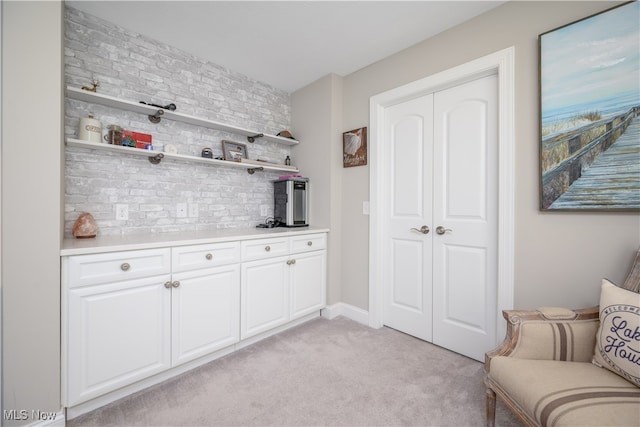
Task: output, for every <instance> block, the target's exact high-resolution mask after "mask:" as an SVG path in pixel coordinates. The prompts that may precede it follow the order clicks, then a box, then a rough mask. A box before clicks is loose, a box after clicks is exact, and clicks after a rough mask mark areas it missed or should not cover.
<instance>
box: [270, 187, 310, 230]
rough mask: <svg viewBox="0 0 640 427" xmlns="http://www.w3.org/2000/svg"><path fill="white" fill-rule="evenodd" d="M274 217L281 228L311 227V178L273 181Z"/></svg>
mask: <svg viewBox="0 0 640 427" xmlns="http://www.w3.org/2000/svg"><path fill="white" fill-rule="evenodd" d="M273 199H274V208H273V216H274V218H275V220H276V223H277V224H279V226H280V227H307V226H308V225H309V178H302V177H293V178H286V179H278V180H276V181H273Z"/></svg>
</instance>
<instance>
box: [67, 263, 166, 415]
mask: <svg viewBox="0 0 640 427" xmlns="http://www.w3.org/2000/svg"><path fill="white" fill-rule="evenodd" d="M169 279H170V276H169V275H168V274H166V275H161V276H154V277H150V278H143V279H136V280H130V281H122V282H118V283H115V284H105V285H95V286H90V287H83V288H76V289H71V290H69V291H68V301H67V303H68V318H67V325H68V338H67V339H68V347H67V348H68V352H67V367H66V372H67V373H68V383H67V386H68V389H67V400H68V401H67V402H65V403H66V405H67V406H73V405H74V404H77V403H80V402H83V401H86V400H88V399H91V398H94V397H97V396H100V395H102V394H104V393H106V392H109V391H112V390H115V389H117V388H119V387H122V386H124V385H127V384H131V383H133V382H135V381H138V380H140V379H143V378H146V377H148V376H150V375H153V374H155V373H158V372H161V371H164V370H165V369H167V368H169V367H170V364H171V362H170V357H171V352H170V351H171V344H170V340H171V324H170V319H171V290H170V289H167V288H166V287H165V283H166V282H168V281H169Z"/></svg>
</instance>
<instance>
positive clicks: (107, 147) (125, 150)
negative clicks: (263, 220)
mask: <svg viewBox="0 0 640 427" xmlns="http://www.w3.org/2000/svg"><path fill="white" fill-rule="evenodd" d="M66 144H67V146H69V147H80V148H90V149H93V150H103V151H111V152H113V153H119V154H128V155H132V156H144V157H150V158H153V157H155V156H157V155H158V154H162V156H163V157H162V160H164V159H173V160H181V161H186V162H192V163H204V164H207V165H212V166H229V167H234V168H241V169H247V170H249V171H255V170H259V169H264V170H271V171H281V172H289V173H298V172H300V171H299V170H298V168H296V167H295V166H287V165H277V166H273V163H269V164H265V165H262V164H258V162H254V163H240V162H233V161H229V160H217V159H208V158H206V157H196V156H188V155H185V154H174V153H164V152H162V151H149V150H143V149H140V148H133V147H125V146H122V145H111V144H103V143H98V142H91V141H82V140H80V139H73V138H67V142H66ZM162 160H161V161H162Z"/></svg>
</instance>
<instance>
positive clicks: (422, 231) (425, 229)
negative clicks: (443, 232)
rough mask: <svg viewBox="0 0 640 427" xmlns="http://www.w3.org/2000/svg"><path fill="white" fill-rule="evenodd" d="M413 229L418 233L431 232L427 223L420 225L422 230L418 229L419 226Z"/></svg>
mask: <svg viewBox="0 0 640 427" xmlns="http://www.w3.org/2000/svg"><path fill="white" fill-rule="evenodd" d="M411 230H415V231H417V232H418V233H422V234H429V227H427V226H426V225H423V226H422V227H420V230H418V229H417V228H412V229H411Z"/></svg>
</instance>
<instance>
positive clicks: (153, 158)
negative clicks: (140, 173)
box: [149, 153, 164, 165]
mask: <svg viewBox="0 0 640 427" xmlns="http://www.w3.org/2000/svg"><path fill="white" fill-rule="evenodd" d="M162 159H164V154H162V153H158V154H156V155H155V156H149V161H150V162H151V163H152V164H154V165H157V164H158V163H160V161H161V160H162Z"/></svg>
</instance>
